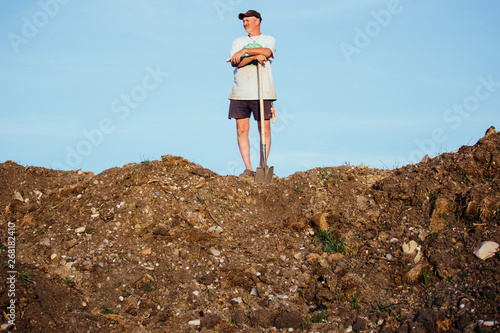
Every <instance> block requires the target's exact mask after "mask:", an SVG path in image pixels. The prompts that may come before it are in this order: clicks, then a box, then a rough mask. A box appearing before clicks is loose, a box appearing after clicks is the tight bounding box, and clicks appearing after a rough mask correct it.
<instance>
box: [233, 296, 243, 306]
mask: <svg viewBox="0 0 500 333" xmlns="http://www.w3.org/2000/svg"><path fill="white" fill-rule="evenodd" d="M231 303H232V304H241V303H243V298H241V297H235V298H233V299H232V300H231Z"/></svg>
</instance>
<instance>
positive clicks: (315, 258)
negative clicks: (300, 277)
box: [306, 253, 321, 264]
mask: <svg viewBox="0 0 500 333" xmlns="http://www.w3.org/2000/svg"><path fill="white" fill-rule="evenodd" d="M320 259H321V257H320V255H319V254H317V253H309V254H308V255H307V257H306V261H307V263H308V264H314V263H315V262H318V261H319V260H320Z"/></svg>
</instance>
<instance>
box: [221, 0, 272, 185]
mask: <svg viewBox="0 0 500 333" xmlns="http://www.w3.org/2000/svg"><path fill="white" fill-rule="evenodd" d="M238 18H239V19H240V20H243V27H244V28H245V31H246V32H247V33H248V35H247V36H244V37H238V38H236V39H235V40H234V41H233V44H232V46H231V49H230V51H229V54H230V59H228V61H229V60H230V61H231V65H232V66H233V67H236V68H235V70H234V83H233V89H232V91H231V94H230V96H229V100H230V105H229V117H228V118H229V119H231V118H235V119H236V131H237V135H238V147H239V149H240V153H241V157H242V158H243V163H245V171H244V172H243V174H242V175H249V176H252V175H253V174H254V172H253V170H252V164H251V162H250V140H249V138H248V132H249V129H250V115H251V114H252V113H253V117H254V119H255V120H256V121H257V125H258V129H259V134H260V131H261V125H260V121H261V119H260V113H259V83H258V74H257V62H259V63H261V64H262V81H263V83H262V86H263V89H264V93H263V96H264V118H265V120H264V127H265V137H266V142H265V144H266V160H267V156H269V149H270V147H271V123H270V121H269V119H271V117H272V115H273V112H274V108H273V104H272V102H273V101H275V100H276V92H275V90H274V81H273V74H272V72H271V60H273V59H274V52H275V48H276V40H275V39H274V38H273V37H271V36H267V35H262V34H261V33H260V24H261V22H262V17H261V15H260V13H258V12H256V11H255V10H249V11H247V12H246V13H241V14H239V15H238ZM261 145H262V142H261ZM259 150H260V151H261V153H260V155H261V156H260V167H263V164H264V157H263V156H262V150H261V149H259Z"/></svg>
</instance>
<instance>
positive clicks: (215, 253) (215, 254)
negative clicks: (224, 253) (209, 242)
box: [211, 249, 220, 257]
mask: <svg viewBox="0 0 500 333" xmlns="http://www.w3.org/2000/svg"><path fill="white" fill-rule="evenodd" d="M211 252H212V254H213V255H214V256H216V257H218V256H220V251H219V250H216V249H212V251H211Z"/></svg>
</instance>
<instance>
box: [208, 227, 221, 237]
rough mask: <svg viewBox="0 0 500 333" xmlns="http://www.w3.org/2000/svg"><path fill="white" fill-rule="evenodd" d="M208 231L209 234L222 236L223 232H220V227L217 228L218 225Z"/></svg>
mask: <svg viewBox="0 0 500 333" xmlns="http://www.w3.org/2000/svg"><path fill="white" fill-rule="evenodd" d="M208 231H209V232H212V233H214V234H217V235H220V234H222V231H223V230H222V228H221V227H219V226H218V225H215V226H213V227H210V228H208Z"/></svg>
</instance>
